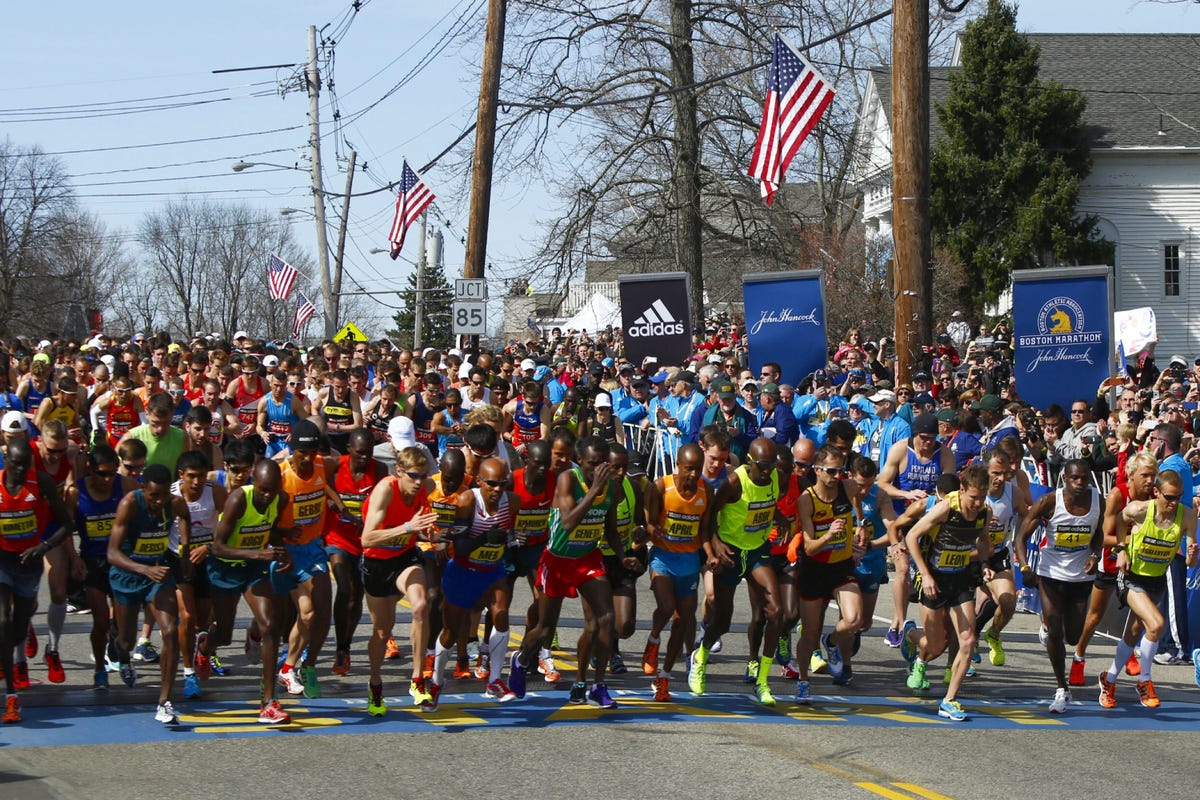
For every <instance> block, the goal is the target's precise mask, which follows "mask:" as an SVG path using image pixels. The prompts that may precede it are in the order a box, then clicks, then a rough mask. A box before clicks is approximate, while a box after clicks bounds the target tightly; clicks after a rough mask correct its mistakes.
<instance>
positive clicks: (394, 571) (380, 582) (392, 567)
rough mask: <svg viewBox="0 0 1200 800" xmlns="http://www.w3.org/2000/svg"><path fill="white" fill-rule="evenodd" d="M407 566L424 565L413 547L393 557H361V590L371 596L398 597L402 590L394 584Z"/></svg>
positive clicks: (419, 552)
mask: <svg viewBox="0 0 1200 800" xmlns="http://www.w3.org/2000/svg"><path fill="white" fill-rule="evenodd" d="M409 567H421V568H422V569H424V566H423V565H422V563H421V551H420V550H418V549H417V548H415V547H411V548H409V549H408V550H405V551H404V552H403V553H401V554H400V555H398V556H396V557H395V558H368V557H367V556H363V559H362V568H361V569H362V579H363V591H364V592H366V593H367V594H369V595H371V597H399V596H400V595H401V594H402V592H401V591H400V589H399V588H398V587H397V586H396V581H397V580H399V579H400V576H401V575H403V574H404V571H405V570H406V569H408V568H409Z"/></svg>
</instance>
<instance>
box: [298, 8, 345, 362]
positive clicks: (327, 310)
mask: <svg viewBox="0 0 1200 800" xmlns="http://www.w3.org/2000/svg"><path fill="white" fill-rule="evenodd" d="M304 77H305V85H306V87H307V89H308V147H309V151H310V153H311V156H312V161H311V163H312V192H313V215H314V216H315V217H316V218H317V264H318V265H319V268H320V270H321V307H322V310H323V311H324V317H325V338H326V339H332V338H333V335H334V334H335V333H337V330H338V322H337V298H336V297H335V296H334V294H333V282H332V281H331V280H330V278H329V238H328V234H327V232H326V230H325V185H324V183H323V180H322V178H321V124H320V113H321V104H320V95H321V75H320V72H319V70H318V69H317V29H316V28H315V27H313V26H312V25H309V26H308V69H307V70H306V71H305V76H304Z"/></svg>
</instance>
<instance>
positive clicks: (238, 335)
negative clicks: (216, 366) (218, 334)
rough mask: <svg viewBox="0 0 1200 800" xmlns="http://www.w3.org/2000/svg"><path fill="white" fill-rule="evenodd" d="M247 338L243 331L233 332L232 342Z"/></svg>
mask: <svg viewBox="0 0 1200 800" xmlns="http://www.w3.org/2000/svg"><path fill="white" fill-rule="evenodd" d="M138 336H141V334H140V333H139V334H138ZM133 338H135V339H136V338H137V336H135V337H133ZM249 338H250V334H248V333H246V332H245V331H235V332H234V334H233V340H234V341H235V342H236V341H237V340H238V339H249Z"/></svg>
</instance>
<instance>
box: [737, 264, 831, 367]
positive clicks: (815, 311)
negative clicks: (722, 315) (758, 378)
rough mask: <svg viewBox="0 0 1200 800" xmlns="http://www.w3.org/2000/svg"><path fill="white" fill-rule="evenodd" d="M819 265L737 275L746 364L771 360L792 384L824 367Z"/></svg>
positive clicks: (821, 287) (822, 294) (821, 292)
mask: <svg viewBox="0 0 1200 800" xmlns="http://www.w3.org/2000/svg"><path fill="white" fill-rule="evenodd" d="M823 281H824V278H823V276H822V274H821V271H820V270H816V269H809V270H797V271H792V272H764V273H760V274H756V275H746V276H745V277H744V278H743V279H742V294H743V298H744V299H745V308H746V336H747V344H748V346H749V350H750V368H751V369H752V370H754V374H755V375H758V374H759V371H760V370H761V369H762V365H763V364H765V363H767V362H769V361H774V362H775V363H777V364H779V366H780V367H781V368H782V373H781V374H782V377H781V379H780V380H781V382H782V383H790V384H791V385H792V386H796V385H797V384H799V383H800V381H801V379H803V378H804V376H805V375H808V374H809V373H811V372H812V371H813V370H816V369H820V368H821V367H823V366H825V358H826V354H825V348H826V343H825V292H824V282H823Z"/></svg>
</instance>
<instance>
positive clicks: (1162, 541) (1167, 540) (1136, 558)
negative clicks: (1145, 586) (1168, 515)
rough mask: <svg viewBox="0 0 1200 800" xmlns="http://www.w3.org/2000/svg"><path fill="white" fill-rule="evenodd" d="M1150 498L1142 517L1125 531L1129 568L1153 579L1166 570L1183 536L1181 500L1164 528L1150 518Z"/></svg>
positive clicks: (1152, 506) (1151, 510)
mask: <svg viewBox="0 0 1200 800" xmlns="http://www.w3.org/2000/svg"><path fill="white" fill-rule="evenodd" d="M1154 503H1155V501H1154V500H1151V501H1150V502H1149V503H1147V504H1146V519H1145V520H1144V521H1143V522H1142V524H1141V525H1138V526H1137V527H1136V528H1134V529H1133V530H1132V531H1130V532H1129V550H1128V552H1129V571H1130V572H1132V573H1133V574H1134V575H1142V576H1145V577H1147V578H1157V577H1158V576H1160V575H1165V574H1166V573H1167V567H1169V566H1170V565H1171V559H1173V558H1174V557H1175V554H1176V553H1177V552H1179V540H1180V539H1182V538H1183V508H1184V506H1183V503H1180V504H1179V506H1178V507H1177V508H1176V509H1175V520H1174V521H1173V522H1172V523H1171V524H1170V525H1168V526H1167V527H1166V528H1160V527H1158V525H1157V523H1156V522H1155V519H1154Z"/></svg>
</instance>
